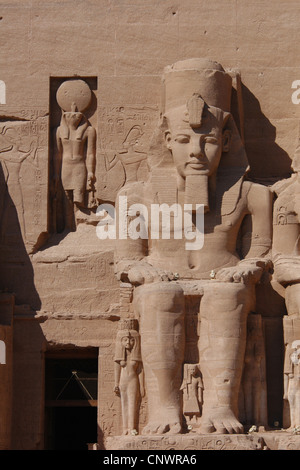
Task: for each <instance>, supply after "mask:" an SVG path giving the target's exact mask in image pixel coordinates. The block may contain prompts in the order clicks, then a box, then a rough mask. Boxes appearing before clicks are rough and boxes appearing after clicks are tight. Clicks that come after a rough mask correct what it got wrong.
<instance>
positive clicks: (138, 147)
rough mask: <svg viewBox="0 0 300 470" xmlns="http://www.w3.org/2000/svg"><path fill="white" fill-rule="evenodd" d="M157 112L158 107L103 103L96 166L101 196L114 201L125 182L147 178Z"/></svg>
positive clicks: (100, 113) (102, 198)
mask: <svg viewBox="0 0 300 470" xmlns="http://www.w3.org/2000/svg"><path fill="white" fill-rule="evenodd" d="M157 115H158V109H157V108H156V107H150V106H132V105H131V106H130V105H126V106H125V105H118V106H101V104H100V107H99V126H100V129H101V132H100V135H99V145H98V151H99V153H100V156H99V165H98V168H97V181H98V185H97V196H98V198H99V199H100V200H104V201H112V202H114V201H115V198H116V194H117V191H118V190H119V189H120V188H121V187H122V186H123V185H124V184H125V183H126V182H127V183H128V182H133V181H145V180H146V179H147V176H148V165H147V155H148V150H149V141H150V140H151V136H152V132H153V129H154V126H155V123H156V121H157ZM100 175H101V176H100Z"/></svg>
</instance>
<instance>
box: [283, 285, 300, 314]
mask: <svg viewBox="0 0 300 470" xmlns="http://www.w3.org/2000/svg"><path fill="white" fill-rule="evenodd" d="M285 303H286V308H287V311H288V314H289V315H297V316H299V315H300V284H292V285H290V286H288V287H287V288H286V291H285Z"/></svg>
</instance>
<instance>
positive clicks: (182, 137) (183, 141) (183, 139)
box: [175, 135, 190, 144]
mask: <svg viewBox="0 0 300 470" xmlns="http://www.w3.org/2000/svg"><path fill="white" fill-rule="evenodd" d="M189 141H190V137H189V136H188V135H177V136H176V137H175V142H178V143H179V144H188V143H189Z"/></svg>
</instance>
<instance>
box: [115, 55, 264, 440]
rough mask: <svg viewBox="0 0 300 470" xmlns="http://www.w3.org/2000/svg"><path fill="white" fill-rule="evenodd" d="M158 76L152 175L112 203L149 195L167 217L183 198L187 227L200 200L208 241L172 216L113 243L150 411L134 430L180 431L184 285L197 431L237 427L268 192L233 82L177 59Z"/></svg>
mask: <svg viewBox="0 0 300 470" xmlns="http://www.w3.org/2000/svg"><path fill="white" fill-rule="evenodd" d="M162 85H163V97H164V100H163V108H162V110H161V119H160V123H159V126H158V127H157V130H156V133H155V136H154V139H153V142H152V145H151V149H150V152H149V155H148V164H149V167H150V177H149V180H148V181H147V182H145V183H141V182H135V183H132V184H131V185H126V186H124V188H122V189H121V191H120V192H119V195H118V198H117V201H116V208H117V210H119V211H120V207H119V206H118V201H120V197H121V196H123V197H126V201H127V203H128V207H131V205H132V204H141V205H143V206H146V207H147V208H148V209H149V210H148V213H149V214H150V212H151V206H152V205H153V204H158V205H163V204H165V205H168V207H169V208H171V211H170V213H169V215H171V219H172V220H173V221H175V212H176V210H177V211H179V212H180V208H183V213H184V210H185V208H186V207H187V208H188V210H189V214H190V217H191V218H192V221H193V226H195V225H196V224H197V217H196V216H197V212H196V209H197V206H196V205H197V204H199V205H202V207H203V208H204V209H203V210H204V213H205V214H204V244H203V246H199V247H198V248H197V246H196V245H195V247H194V248H193V247H191V248H189V249H187V245H186V240H185V239H184V230H183V229H182V231H181V232H180V231H178V230H177V228H175V224H174V227H172V224H171V230H170V236H169V237H164V236H155V237H153V236H152V237H151V235H150V233H151V234H152V235H153V232H152V231H151V221H150V222H149V223H148V225H147V230H148V233H149V236H148V237H147V236H144V237H140V238H139V237H130V236H128V237H121V239H120V238H119V239H118V238H117V240H116V254H115V270H116V274H117V276H118V279H120V280H121V281H123V282H129V283H131V284H132V285H133V286H134V294H133V305H134V311H135V314H136V317H137V318H138V319H139V324H140V334H141V351H142V359H143V368H144V372H145V385H146V390H147V397H148V415H149V421H148V423H147V425H146V426H145V428H144V429H143V431H142V432H143V433H144V434H149V433H150V434H162V433H171V434H176V433H180V432H181V431H182V406H181V396H180V387H181V383H182V368H183V363H184V353H185V342H186V338H185V296H186V295H187V294H189V295H197V296H198V297H199V298H200V311H199V313H198V315H199V322H200V335H199V342H198V359H199V361H198V360H197V361H195V363H198V362H199V369H200V372H201V376H202V380H203V407H202V416H201V421H200V423H201V426H200V432H203V433H208V432H215V431H217V432H220V433H240V432H243V426H242V424H241V423H240V421H239V419H238V395H239V388H240V382H241V376H242V370H243V363H244V354H245V347H246V329H247V315H248V313H249V312H250V311H251V310H253V309H254V307H255V285H256V284H257V283H258V282H259V281H260V279H261V276H262V275H263V273H264V272H265V271H266V270H268V269H269V266H270V261H269V258H268V255H269V251H270V248H271V238H272V194H271V192H270V190H269V189H268V188H266V187H264V186H261V185H258V184H255V183H252V182H250V181H247V171H248V162H247V158H246V153H245V150H244V147H243V145H242V142H241V138H240V135H239V132H238V130H237V127H236V125H235V122H234V119H233V117H232V114H231V113H230V102H231V91H232V81H231V77H230V76H229V75H228V74H227V73H226V72H225V71H224V69H223V68H222V66H221V65H220V64H218V63H216V62H212V61H209V60H206V59H205V60H204V59H203V60H202V59H190V60H184V61H180V62H177V63H175V64H173V65H172V66H169V67H167V68H166V69H165V71H164V76H163V81H162ZM135 207H137V206H135ZM164 210H165V208H164ZM171 212H172V214H171ZM129 215H130V214H129ZM172 217H173V218H172ZM128 218H129V219H130V217H129V216H128ZM195 228H196V227H194V229H195ZM160 230H161V231H162V227H160ZM195 248H196V249H195ZM212 272H213V273H215V274H213V275H212V274H211V273H212Z"/></svg>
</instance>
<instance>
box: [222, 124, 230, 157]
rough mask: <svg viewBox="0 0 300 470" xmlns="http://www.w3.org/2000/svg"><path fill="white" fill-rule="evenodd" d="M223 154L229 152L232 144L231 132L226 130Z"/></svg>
mask: <svg viewBox="0 0 300 470" xmlns="http://www.w3.org/2000/svg"><path fill="white" fill-rule="evenodd" d="M222 140H223V152H229V149H230V144H231V131H230V130H229V129H225V130H224V131H223V136H222Z"/></svg>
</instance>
